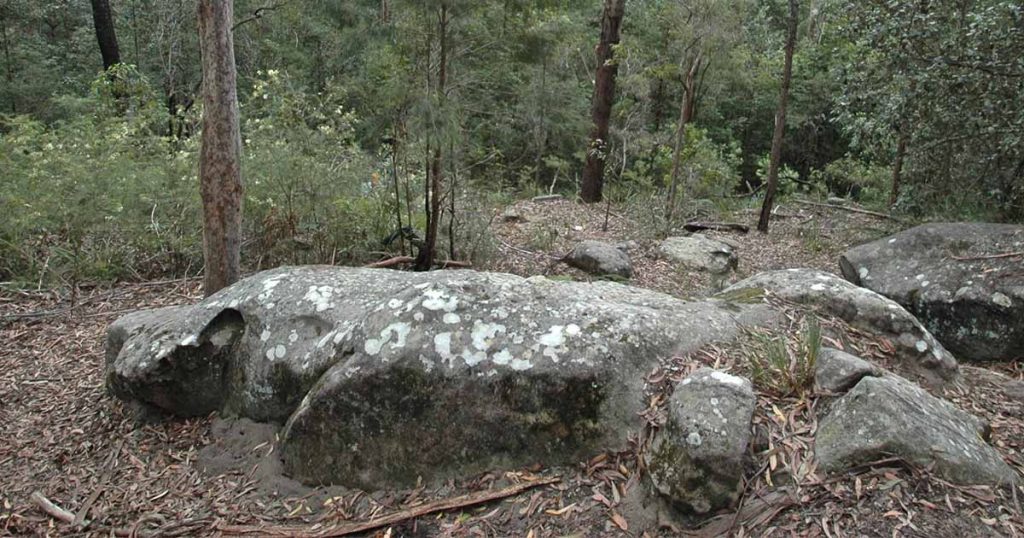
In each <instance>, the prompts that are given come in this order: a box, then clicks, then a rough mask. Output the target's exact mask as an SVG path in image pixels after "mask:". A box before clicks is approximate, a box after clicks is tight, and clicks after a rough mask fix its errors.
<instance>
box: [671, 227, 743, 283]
mask: <svg viewBox="0 0 1024 538" xmlns="http://www.w3.org/2000/svg"><path fill="white" fill-rule="evenodd" d="M659 250H660V251H661V254H662V255H663V256H664V257H665V258H667V259H669V260H671V261H673V262H675V263H678V264H680V265H682V266H683V267H687V268H690V269H696V270H698V271H707V272H709V273H712V274H716V275H721V274H726V273H728V272H730V271H735V270H736V266H737V265H738V263H739V258H738V257H737V256H736V251H735V249H733V247H732V245H729V244H727V243H725V242H722V241H716V240H714V239H711V238H709V237H707V236H705V235H702V234H693V235H691V236H689V237H669V238H668V239H666V240H665V241H663V242H662V243H661V246H660V247H659Z"/></svg>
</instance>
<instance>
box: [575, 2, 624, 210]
mask: <svg viewBox="0 0 1024 538" xmlns="http://www.w3.org/2000/svg"><path fill="white" fill-rule="evenodd" d="M625 12H626V0H605V1H604V12H603V14H602V16H601V41H600V42H599V43H598V45H597V74H596V75H595V77H594V97H593V100H592V102H591V111H590V114H591V117H592V118H593V120H594V127H593V130H592V131H591V133H590V144H589V146H588V147H587V163H586V165H585V166H584V168H583V180H582V184H581V185H580V197H581V198H583V201H584V202H587V203H594V202H600V201H601V199H602V197H603V192H602V190H603V188H604V163H605V160H606V158H607V155H608V122H609V120H610V118H611V115H612V101H613V100H614V99H615V75H617V74H618V72H619V66H618V64H617V63H615V61H614V56H615V49H614V47H615V45H618V44H619V31H620V30H621V28H622V17H623V16H624V15H625Z"/></svg>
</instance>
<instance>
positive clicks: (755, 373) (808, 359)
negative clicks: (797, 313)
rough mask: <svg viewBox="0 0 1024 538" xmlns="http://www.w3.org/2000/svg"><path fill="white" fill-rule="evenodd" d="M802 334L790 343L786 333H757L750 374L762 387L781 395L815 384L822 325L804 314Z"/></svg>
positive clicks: (792, 394)
mask: <svg viewBox="0 0 1024 538" xmlns="http://www.w3.org/2000/svg"><path fill="white" fill-rule="evenodd" d="M800 332H801V338H800V340H799V341H798V342H796V343H794V344H793V345H790V341H789V340H787V338H786V337H785V336H772V335H768V334H763V333H760V334H757V335H756V337H755V338H756V344H755V345H754V349H753V350H752V352H751V353H750V369H751V378H752V379H753V381H754V383H755V384H756V385H757V386H758V387H760V388H761V389H763V390H765V391H767V392H772V393H775V394H778V395H781V396H794V395H803V394H804V393H805V392H806V391H808V390H809V389H810V388H811V387H812V386H813V384H814V370H815V368H816V366H817V363H818V352H819V350H820V349H821V325H819V324H818V320H817V319H815V318H806V319H805V320H804V323H803V327H802V328H801V331H800Z"/></svg>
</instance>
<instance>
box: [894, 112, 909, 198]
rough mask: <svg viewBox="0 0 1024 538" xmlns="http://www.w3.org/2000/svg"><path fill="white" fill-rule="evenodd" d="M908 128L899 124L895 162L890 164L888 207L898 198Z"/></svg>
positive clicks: (901, 181) (904, 124)
mask: <svg viewBox="0 0 1024 538" xmlns="http://www.w3.org/2000/svg"><path fill="white" fill-rule="evenodd" d="M909 131H910V128H909V126H908V125H907V124H906V122H903V124H902V125H901V126H900V132H899V139H898V141H897V142H896V162H894V163H893V165H892V191H891V192H890V193H889V208H890V209H891V208H892V207H893V206H895V205H896V202H897V201H898V200H899V198H900V188H901V187H902V183H903V160H904V158H905V157H906V156H907V139H908V138H909V136H910V133H909Z"/></svg>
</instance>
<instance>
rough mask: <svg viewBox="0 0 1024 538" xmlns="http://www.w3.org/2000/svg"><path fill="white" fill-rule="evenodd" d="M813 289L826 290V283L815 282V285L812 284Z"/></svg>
mask: <svg viewBox="0 0 1024 538" xmlns="http://www.w3.org/2000/svg"><path fill="white" fill-rule="evenodd" d="M811 290H812V291H825V285H824V284H815V285H813V286H811Z"/></svg>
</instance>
